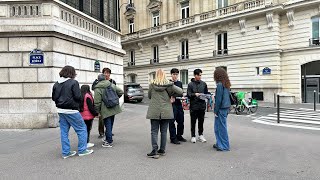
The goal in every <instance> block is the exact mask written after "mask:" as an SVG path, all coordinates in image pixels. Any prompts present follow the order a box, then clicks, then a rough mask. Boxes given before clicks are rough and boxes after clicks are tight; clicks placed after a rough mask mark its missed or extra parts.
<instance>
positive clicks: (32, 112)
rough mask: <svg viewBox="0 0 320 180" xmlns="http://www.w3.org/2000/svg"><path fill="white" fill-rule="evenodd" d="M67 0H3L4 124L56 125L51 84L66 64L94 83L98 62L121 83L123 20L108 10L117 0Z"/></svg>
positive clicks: (0, 100) (0, 111) (0, 82)
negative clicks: (98, 2)
mask: <svg viewBox="0 0 320 180" xmlns="http://www.w3.org/2000/svg"><path fill="white" fill-rule="evenodd" d="M64 1H65V2H66V3H68V4H69V5H67V4H66V3H65V2H62V1H58V0H24V1H18V0H17V1H14V0H10V1H6V0H4V1H0V128H44V127H56V126H57V124H58V123H57V122H58V116H57V114H56V108H55V105H54V102H53V101H52V100H51V90H52V86H53V84H54V83H55V82H56V80H57V79H58V77H59V71H60V70H61V68H62V67H64V66H65V65H71V66H73V67H75V68H76V70H77V77H76V79H77V80H78V81H79V83H80V84H81V85H82V84H89V85H91V84H92V82H93V81H94V80H95V79H96V78H97V75H98V72H95V62H99V63H100V67H101V69H102V68H104V67H109V68H111V69H112V73H113V74H112V78H113V79H115V80H116V82H117V84H119V85H120V87H121V85H123V55H124V54H125V51H123V50H122V46H121V42H120V41H121V34H120V32H119V31H118V30H116V29H119V20H116V19H117V17H114V16H116V15H115V14H117V13H115V14H114V12H113V13H112V14H110V13H109V14H108V9H112V10H113V11H116V10H117V9H118V8H119V4H118V3H114V2H116V1H112V3H113V7H112V8H111V7H109V6H108V5H110V4H108V3H109V1H105V3H104V4H102V5H101V7H107V8H100V9H99V8H97V7H96V6H94V5H95V4H92V3H93V2H94V0H92V1H86V0H83V1H75V0H64ZM79 2H82V3H88V2H91V4H92V6H88V5H85V6H81V3H79ZM110 2H111V1H110ZM79 4H80V5H79ZM102 10H103V12H104V13H102ZM97 12H99V13H97ZM106 12H107V13H106ZM101 15H103V18H102V17H101ZM118 19H119V18H118ZM107 24H109V25H110V26H108V25H107ZM111 26H112V27H114V28H112V27H111ZM31 51H33V53H36V54H33V53H30V52H31ZM39 54H40V55H39Z"/></svg>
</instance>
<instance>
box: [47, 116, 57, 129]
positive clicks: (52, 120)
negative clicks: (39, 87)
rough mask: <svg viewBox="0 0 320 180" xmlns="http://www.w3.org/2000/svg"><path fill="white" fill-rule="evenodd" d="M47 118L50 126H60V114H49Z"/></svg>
mask: <svg viewBox="0 0 320 180" xmlns="http://www.w3.org/2000/svg"><path fill="white" fill-rule="evenodd" d="M47 120H48V127H49V128H55V127H59V115H58V114H57V113H53V114H48V115H47Z"/></svg>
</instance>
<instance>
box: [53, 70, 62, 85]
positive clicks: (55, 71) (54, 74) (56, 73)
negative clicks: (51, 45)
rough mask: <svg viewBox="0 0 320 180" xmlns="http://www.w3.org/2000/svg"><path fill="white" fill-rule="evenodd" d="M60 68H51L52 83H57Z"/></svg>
mask: <svg viewBox="0 0 320 180" xmlns="http://www.w3.org/2000/svg"><path fill="white" fill-rule="evenodd" d="M61 69H62V68H53V69H52V80H53V82H56V81H58V79H59V78H60V75H59V73H60V71H61Z"/></svg>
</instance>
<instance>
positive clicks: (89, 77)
mask: <svg viewBox="0 0 320 180" xmlns="http://www.w3.org/2000/svg"><path fill="white" fill-rule="evenodd" d="M99 74H100V73H96V72H87V82H88V83H90V84H92V83H93V81H94V80H95V79H97V78H98V75H99Z"/></svg>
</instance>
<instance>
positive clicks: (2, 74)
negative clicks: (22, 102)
mask: <svg viewBox="0 0 320 180" xmlns="http://www.w3.org/2000/svg"><path fill="white" fill-rule="evenodd" d="M0 82H9V69H8V68H0Z"/></svg>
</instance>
